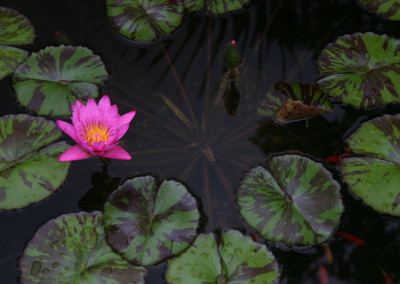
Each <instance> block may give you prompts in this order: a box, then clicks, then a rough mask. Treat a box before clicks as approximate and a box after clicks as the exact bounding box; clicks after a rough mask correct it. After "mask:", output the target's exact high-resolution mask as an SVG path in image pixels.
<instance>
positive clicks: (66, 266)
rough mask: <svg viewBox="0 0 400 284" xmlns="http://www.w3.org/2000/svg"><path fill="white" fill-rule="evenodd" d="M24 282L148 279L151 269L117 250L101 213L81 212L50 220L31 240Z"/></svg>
mask: <svg viewBox="0 0 400 284" xmlns="http://www.w3.org/2000/svg"><path fill="white" fill-rule="evenodd" d="M19 266H20V269H21V272H22V275H21V283H29V284H30V283H44V284H45V283H48V284H50V283H51V284H52V283H90V284H97V283H99V284H100V283H109V284H121V283H144V277H145V276H146V274H147V270H146V268H144V267H140V266H134V265H132V264H130V263H129V262H128V261H126V260H124V259H123V258H122V257H121V256H120V255H118V254H117V253H115V252H113V251H112V249H111V247H110V246H109V245H108V244H107V242H106V240H105V233H104V228H103V226H102V216H101V213H100V212H98V211H96V212H93V213H86V212H79V213H72V214H65V215H61V216H59V217H57V218H56V219H53V220H50V221H49V222H47V223H46V224H44V225H43V226H42V227H40V228H39V230H38V231H37V232H36V234H35V236H34V237H33V238H32V240H31V241H30V242H29V243H28V245H27V247H26V248H25V250H24V254H23V256H22V258H21V259H20V262H19Z"/></svg>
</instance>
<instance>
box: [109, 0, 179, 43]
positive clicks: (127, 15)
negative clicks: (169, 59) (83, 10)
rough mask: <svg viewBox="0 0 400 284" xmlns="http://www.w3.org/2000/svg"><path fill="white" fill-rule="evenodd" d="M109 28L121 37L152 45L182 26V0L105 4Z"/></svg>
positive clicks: (122, 0)
mask: <svg viewBox="0 0 400 284" xmlns="http://www.w3.org/2000/svg"><path fill="white" fill-rule="evenodd" d="M106 5H107V16H108V19H109V21H110V23H111V26H112V27H113V28H114V29H115V30H116V31H117V32H118V33H119V34H121V35H123V36H124V37H126V38H128V39H131V40H135V41H152V40H154V39H156V38H157V37H160V36H162V35H166V34H170V33H172V32H173V31H174V30H175V29H176V28H177V27H178V26H179V25H180V24H181V22H182V18H183V12H184V9H183V3H182V1H181V0H143V1H140V0H107V1H106Z"/></svg>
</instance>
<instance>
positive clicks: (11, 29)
mask: <svg viewBox="0 0 400 284" xmlns="http://www.w3.org/2000/svg"><path fill="white" fill-rule="evenodd" d="M34 38H35V32H34V30H33V27H32V25H31V23H30V21H29V20H28V19H27V18H26V17H25V16H23V15H21V14H20V13H19V12H17V11H15V10H13V9H10V8H5V7H0V45H23V44H29V43H32V42H33V39H34Z"/></svg>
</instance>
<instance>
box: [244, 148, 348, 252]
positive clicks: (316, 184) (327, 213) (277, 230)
mask: <svg viewBox="0 0 400 284" xmlns="http://www.w3.org/2000/svg"><path fill="white" fill-rule="evenodd" d="M238 204H239V206H240V208H241V210H240V214H241V215H242V216H243V217H244V219H245V220H246V222H247V223H248V224H249V225H250V226H252V227H253V228H255V229H256V230H257V231H258V232H259V233H260V235H261V236H262V237H263V238H265V239H266V240H269V241H279V242H284V243H286V244H288V245H297V244H300V245H315V244H319V243H321V242H324V241H326V240H327V239H328V237H329V236H330V235H331V233H332V232H333V231H334V230H335V228H336V227H337V225H338V222H339V219H340V216H341V214H342V212H343V204H342V200H341V197H340V185H339V183H338V182H336V181H335V180H334V179H333V177H332V174H331V173H330V172H329V171H327V170H326V169H325V168H324V167H323V166H322V165H321V164H319V163H316V162H314V161H312V160H310V159H308V158H306V157H302V156H299V155H282V156H275V157H273V158H272V159H271V160H270V161H268V163H267V168H264V167H262V166H258V167H255V168H252V169H251V170H250V171H249V172H248V173H247V174H246V175H245V177H244V179H243V181H242V183H241V185H240V187H239V189H238Z"/></svg>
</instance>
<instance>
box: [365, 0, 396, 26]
mask: <svg viewBox="0 0 400 284" xmlns="http://www.w3.org/2000/svg"><path fill="white" fill-rule="evenodd" d="M359 2H360V3H361V4H362V5H364V6H365V7H366V8H367V9H368V10H370V11H371V12H373V13H375V14H377V15H380V16H383V17H385V18H387V19H390V20H393V21H399V20H400V1H399V0H359Z"/></svg>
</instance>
